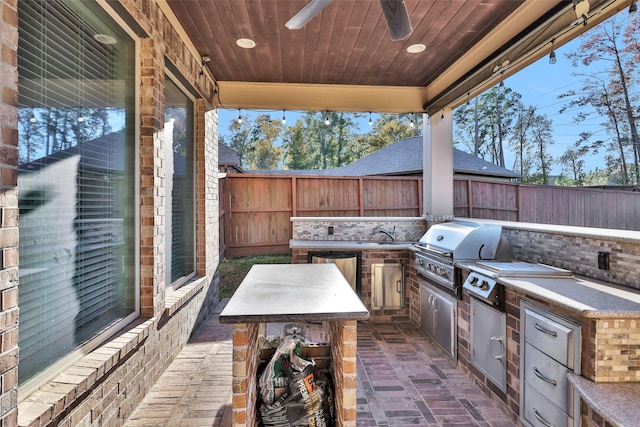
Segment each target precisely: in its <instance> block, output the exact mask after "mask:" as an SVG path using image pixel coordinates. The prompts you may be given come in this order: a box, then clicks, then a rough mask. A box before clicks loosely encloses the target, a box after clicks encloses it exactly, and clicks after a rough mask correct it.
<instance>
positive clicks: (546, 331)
mask: <svg viewBox="0 0 640 427" xmlns="http://www.w3.org/2000/svg"><path fill="white" fill-rule="evenodd" d="M533 326H535V327H536V329H537V330H539V331H540V332H542V333H544V334H547V335H551V336H552V337H557V336H558V333H557V332H556V331H552V330H551V329H547V328H545V327H544V326H541V325H540V324H539V323H538V322H535V323H534V324H533Z"/></svg>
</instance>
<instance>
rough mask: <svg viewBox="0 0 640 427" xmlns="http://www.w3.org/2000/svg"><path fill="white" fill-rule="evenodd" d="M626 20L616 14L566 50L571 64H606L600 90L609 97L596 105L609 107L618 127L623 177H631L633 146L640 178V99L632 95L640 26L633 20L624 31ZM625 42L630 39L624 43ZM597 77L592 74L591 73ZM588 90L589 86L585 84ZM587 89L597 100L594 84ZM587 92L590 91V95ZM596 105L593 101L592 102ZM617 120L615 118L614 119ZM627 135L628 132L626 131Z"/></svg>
mask: <svg viewBox="0 0 640 427" xmlns="http://www.w3.org/2000/svg"><path fill="white" fill-rule="evenodd" d="M624 25H625V23H624V20H623V18H621V17H613V18H611V19H610V20H607V21H605V22H603V23H602V24H600V25H599V26H598V27H596V28H594V29H593V30H592V31H590V32H588V33H586V34H585V36H583V37H582V42H581V44H580V47H579V48H578V50H577V51H576V52H572V53H569V54H567V57H568V58H569V59H570V60H571V62H572V65H573V66H575V67H577V66H580V65H582V66H592V65H593V64H603V63H604V64H606V66H605V67H604V68H605V71H606V72H607V77H608V79H607V81H604V79H600V80H601V85H600V86H601V87H602V89H601V90H600V93H601V94H604V93H606V101H605V102H602V103H597V102H595V105H594V107H596V108H598V107H600V108H602V106H603V105H604V106H605V107H606V109H607V118H608V119H609V122H610V123H609V125H608V126H609V128H611V129H614V130H616V138H617V141H616V146H617V148H618V151H619V159H620V165H621V166H622V170H621V172H622V175H623V179H625V180H626V181H629V180H630V179H631V178H630V173H629V171H628V170H627V167H626V163H627V161H626V159H625V157H626V156H625V149H630V151H631V153H632V163H633V165H634V167H633V175H634V179H633V181H634V182H636V183H637V182H638V176H639V175H640V153H639V149H638V148H639V146H640V141H639V137H638V129H637V126H636V121H637V116H636V113H634V111H636V110H637V109H638V107H637V105H636V106H634V101H635V102H636V103H637V96H634V95H633V93H634V92H633V87H634V82H636V81H637V78H636V79H634V78H633V77H632V76H633V75H634V74H636V72H637V66H636V64H637V50H638V48H637V46H634V43H636V42H637V37H638V36H637V27H634V26H633V23H631V25H629V26H628V27H627V30H626V31H624V30H623V28H624ZM625 43H628V44H627V45H625ZM589 77H590V78H592V79H593V78H594V76H593V75H590V76H589ZM585 89H586V90H588V89H589V87H585ZM591 89H592V90H591V91H589V92H588V93H589V94H590V95H592V97H591V98H589V99H590V100H592V101H593V100H597V99H598V97H597V95H596V96H595V98H594V97H593V95H594V91H593V88H591ZM587 96H588V95H587ZM592 105H593V104H592ZM614 120H615V121H616V122H614ZM625 134H626V135H628V136H626V135H625Z"/></svg>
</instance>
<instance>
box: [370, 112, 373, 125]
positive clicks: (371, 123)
mask: <svg viewBox="0 0 640 427" xmlns="http://www.w3.org/2000/svg"><path fill="white" fill-rule="evenodd" d="M371 125H373V120H371V111H369V126H371Z"/></svg>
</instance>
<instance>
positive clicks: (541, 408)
mask: <svg viewBox="0 0 640 427" xmlns="http://www.w3.org/2000/svg"><path fill="white" fill-rule="evenodd" d="M524 393H525V399H524V402H525V404H524V411H523V412H524V418H525V420H526V421H527V422H529V424H531V425H532V426H533V427H550V426H553V427H567V426H572V425H573V418H572V417H570V416H569V415H567V414H566V413H564V412H562V411H561V410H560V409H558V407H557V406H556V405H554V404H552V403H551V401H549V399H547V398H546V397H544V395H542V394H541V393H540V392H539V391H537V390H536V389H535V388H533V387H532V386H531V384H529V383H526V382H525V383H524Z"/></svg>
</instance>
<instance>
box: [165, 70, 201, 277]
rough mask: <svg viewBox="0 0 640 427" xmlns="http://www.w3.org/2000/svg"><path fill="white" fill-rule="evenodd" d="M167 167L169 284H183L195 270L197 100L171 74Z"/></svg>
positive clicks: (167, 84)
mask: <svg viewBox="0 0 640 427" xmlns="http://www.w3.org/2000/svg"><path fill="white" fill-rule="evenodd" d="M164 98H165V109H164V116H165V120H164V121H165V124H164V126H165V133H164V140H165V164H166V165H167V169H166V170H165V176H166V181H165V182H166V190H165V194H166V197H167V210H166V212H165V215H166V216H167V218H166V224H171V230H168V231H167V233H166V235H165V236H166V245H165V247H166V248H167V253H166V266H167V270H166V271H167V277H166V283H167V286H173V287H177V286H179V285H181V284H183V283H184V282H185V281H186V280H187V279H188V278H190V277H191V276H193V274H194V272H195V266H194V264H195V258H194V257H195V246H194V245H195V239H194V234H195V229H194V226H195V206H194V203H195V199H194V193H195V187H194V185H195V181H194V173H195V171H194V163H195V162H194V150H193V148H194V147H193V145H194V142H193V125H194V117H193V102H192V101H191V99H190V98H189V97H188V96H187V95H186V94H185V93H184V92H183V91H182V90H181V89H180V88H179V87H178V85H177V84H176V83H174V82H173V81H172V80H171V79H170V78H167V79H166V80H165V97H164Z"/></svg>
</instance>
